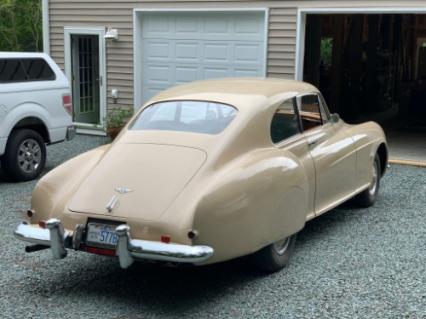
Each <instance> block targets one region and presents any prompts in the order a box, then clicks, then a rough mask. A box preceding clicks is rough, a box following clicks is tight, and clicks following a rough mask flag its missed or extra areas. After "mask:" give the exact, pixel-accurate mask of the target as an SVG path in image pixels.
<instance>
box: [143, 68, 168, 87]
mask: <svg viewBox="0 0 426 319" xmlns="http://www.w3.org/2000/svg"><path fill="white" fill-rule="evenodd" d="M173 69H174V68H173V66H171V65H149V64H148V65H146V70H145V73H144V76H143V80H144V82H146V83H150V84H162V85H166V86H167V85H169V83H170V79H171V76H172V75H173V73H174V70H173Z"/></svg>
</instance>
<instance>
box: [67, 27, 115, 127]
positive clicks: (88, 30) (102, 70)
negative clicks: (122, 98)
mask: <svg viewBox="0 0 426 319" xmlns="http://www.w3.org/2000/svg"><path fill="white" fill-rule="evenodd" d="M73 34H94V35H97V36H98V37H99V77H100V78H101V81H100V88H99V91H100V97H99V103H100V105H99V117H100V119H99V122H100V125H91V124H86V123H75V124H76V125H77V126H80V127H82V128H83V127H84V129H86V128H87V130H86V133H87V132H90V129H91V128H92V129H93V132H94V133H93V134H95V135H97V133H96V132H99V130H105V129H106V121H105V119H106V115H107V114H106V113H107V92H106V88H107V83H106V82H107V73H106V51H105V50H106V47H105V38H104V36H105V27H64V61H65V70H64V71H65V75H66V76H67V78H68V81H69V82H70V84H71V83H72V79H71V74H72V70H71V35H73ZM96 130H98V131H96Z"/></svg>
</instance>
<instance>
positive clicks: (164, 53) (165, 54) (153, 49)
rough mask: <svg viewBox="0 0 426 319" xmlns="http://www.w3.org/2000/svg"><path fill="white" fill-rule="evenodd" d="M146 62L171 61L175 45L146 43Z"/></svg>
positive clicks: (150, 41) (156, 42)
mask: <svg viewBox="0 0 426 319" xmlns="http://www.w3.org/2000/svg"><path fill="white" fill-rule="evenodd" d="M144 48H145V55H146V60H147V61H150V60H164V59H167V60H170V59H171V58H172V48H173V45H172V44H171V43H170V42H167V41H162V42H158V41H152V40H149V41H145V42H144Z"/></svg>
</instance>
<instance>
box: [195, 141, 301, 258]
mask: <svg viewBox="0 0 426 319" xmlns="http://www.w3.org/2000/svg"><path fill="white" fill-rule="evenodd" d="M307 187H308V184H307V178H306V175H305V172H304V170H303V167H302V166H301V165H300V162H299V160H298V159H297V158H296V157H295V156H294V155H292V154H291V153H288V154H287V155H286V156H283V155H282V153H281V154H280V155H278V151H277V150H276V149H268V150H263V151H262V150H258V151H254V152H252V153H250V154H247V155H246V156H244V158H242V159H240V160H237V161H235V162H233V163H231V164H230V165H229V166H228V167H226V168H224V169H223V170H222V171H221V172H220V173H218V174H217V175H216V176H215V178H214V179H213V180H212V182H211V184H210V185H209V186H208V187H207V190H206V192H205V195H204V196H203V198H201V199H200V201H199V204H198V206H197V207H196V211H195V215H194V222H193V225H194V229H196V230H197V231H198V232H199V237H198V238H197V239H196V241H195V243H196V244H205V245H209V246H211V247H213V248H214V250H215V254H214V256H213V257H212V259H210V260H208V263H212V262H217V261H223V260H227V259H231V258H235V257H239V256H243V255H246V254H249V253H252V252H255V251H257V250H259V249H260V248H262V247H264V246H266V245H268V244H270V243H272V242H274V241H277V240H279V239H282V238H285V237H286V236H289V235H292V234H294V233H296V232H297V231H299V230H300V229H301V228H302V227H303V226H304V224H305V220H306V213H307V211H308V200H307V194H308V192H307Z"/></svg>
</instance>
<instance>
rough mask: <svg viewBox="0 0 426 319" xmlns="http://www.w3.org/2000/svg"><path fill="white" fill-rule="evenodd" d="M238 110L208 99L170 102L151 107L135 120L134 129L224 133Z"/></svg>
mask: <svg viewBox="0 0 426 319" xmlns="http://www.w3.org/2000/svg"><path fill="white" fill-rule="evenodd" d="M236 113H237V110H236V109H235V108H234V107H232V106H229V105H226V104H221V103H214V102H205V101H170V102H161V103H155V104H153V105H150V106H148V107H147V108H145V109H144V110H143V112H142V113H140V114H139V115H138V117H137V118H136V119H135V120H134V122H133V124H132V126H131V130H167V131H183V132H195V133H205V134H218V133H220V132H222V131H223V130H224V129H225V128H226V127H227V126H228V124H229V123H230V122H231V121H232V119H233V118H234V117H235V115H236Z"/></svg>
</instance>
